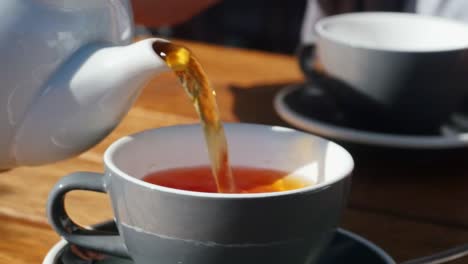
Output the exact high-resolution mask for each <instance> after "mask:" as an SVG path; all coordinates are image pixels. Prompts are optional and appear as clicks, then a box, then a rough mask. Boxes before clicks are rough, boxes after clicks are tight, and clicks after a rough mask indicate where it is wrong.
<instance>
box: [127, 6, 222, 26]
mask: <svg viewBox="0 0 468 264" xmlns="http://www.w3.org/2000/svg"><path fill="white" fill-rule="evenodd" d="M217 2H219V0H169V1H168V0H164V1H163V0H132V6H133V12H134V17H135V23H137V24H142V25H145V26H147V27H158V26H165V25H174V24H179V23H182V22H184V21H186V20H189V19H190V18H192V17H193V16H194V15H196V14H198V13H200V12H201V11H203V10H204V9H206V8H208V7H210V6H212V5H214V4H215V3H217Z"/></svg>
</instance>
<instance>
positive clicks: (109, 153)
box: [104, 122, 355, 199]
mask: <svg viewBox="0 0 468 264" xmlns="http://www.w3.org/2000/svg"><path fill="white" fill-rule="evenodd" d="M187 126H199V124H182V125H174V126H167V127H161V128H154V129H148V130H144V131H141V132H138V133H134V134H131V135H127V136H125V137H122V138H120V139H118V140H116V141H114V142H113V143H112V144H111V145H110V146H109V147H108V148H107V149H106V151H105V152H104V165H105V166H106V169H108V170H110V171H112V172H113V174H117V175H118V176H119V177H122V178H123V179H124V180H126V181H129V182H131V183H133V184H136V185H138V186H141V187H145V188H149V189H151V190H157V191H160V192H164V193H171V194H176V195H183V196H189V197H198V198H207V199H210V198H211V199H260V198H272V197H280V196H291V195H302V194H304V193H310V192H317V191H320V190H323V189H326V188H328V187H330V186H332V185H333V184H335V183H337V182H340V181H342V180H344V179H346V178H347V177H350V176H351V174H352V171H353V169H354V166H355V165H354V159H353V157H352V155H351V154H350V153H349V152H348V151H347V150H346V149H345V148H344V147H342V146H341V145H339V144H337V143H335V142H334V141H331V140H329V139H325V138H323V137H320V136H317V135H314V134H309V133H305V132H302V131H298V130H295V129H292V128H286V127H282V126H270V125H260V124H252V123H229V122H224V126H225V127H231V126H255V127H264V128H271V129H277V130H283V131H293V132H294V133H299V134H303V135H305V136H308V137H313V138H315V139H316V140H320V141H325V142H328V143H330V144H332V145H334V147H337V148H338V149H339V150H340V151H342V152H343V153H344V154H345V156H346V158H347V159H348V162H347V163H348V167H347V168H346V169H345V170H344V171H345V173H342V174H341V175H339V176H337V177H336V178H334V179H332V180H329V181H324V182H322V183H319V184H313V185H310V186H306V187H303V188H299V189H294V190H289V191H281V192H265V193H234V194H232V193H208V192H195V191H187V190H180V189H175V188H169V187H164V186H159V185H155V184H151V183H148V182H145V181H143V180H140V179H137V178H135V177H133V176H131V175H129V174H128V173H126V172H125V171H123V170H121V169H120V168H119V167H118V166H117V165H116V164H115V163H114V162H113V158H112V157H113V153H115V152H116V151H117V150H118V149H119V147H120V146H121V145H123V144H125V143H126V142H128V141H131V140H134V138H135V137H142V136H143V135H145V134H148V133H153V132H154V131H156V130H159V129H170V128H172V129H174V128H177V127H187Z"/></svg>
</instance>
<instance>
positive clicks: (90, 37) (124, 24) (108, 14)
mask: <svg viewBox="0 0 468 264" xmlns="http://www.w3.org/2000/svg"><path fill="white" fill-rule="evenodd" d="M132 38H133V18H132V12H131V9H130V3H129V1H128V0H1V1H0V58H1V59H2V60H1V61H2V65H1V66H0V81H1V87H0V169H7V168H12V167H15V166H19V165H40V164H45V163H49V162H53V161H57V160H61V159H65V158H68V157H71V156H73V155H76V154H79V153H80V152H82V151H84V150H87V149H88V148H90V147H92V146H93V145H94V144H96V143H97V142H98V141H99V140H100V139H102V138H103V137H105V136H106V135H107V134H108V133H109V132H110V131H111V130H112V129H113V128H114V127H115V126H116V125H117V124H118V123H119V121H120V120H121V119H122V118H123V116H124V115H125V114H126V112H127V111H128V110H129V108H130V107H131V105H132V103H133V102H134V101H135V99H136V98H137V96H138V94H139V92H140V90H141V88H142V87H143V86H144V84H145V83H146V82H147V81H148V80H149V79H150V78H151V77H153V76H154V75H155V74H156V73H158V72H161V71H164V70H167V69H168V68H167V67H166V66H165V64H164V62H163V61H162V60H161V59H160V58H159V57H158V56H157V55H156V53H154V51H153V49H152V44H153V43H154V42H155V41H159V40H157V39H147V40H143V41H140V42H137V43H134V44H131V42H132ZM126 45H127V46H126Z"/></svg>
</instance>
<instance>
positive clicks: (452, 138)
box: [274, 83, 468, 149]
mask: <svg viewBox="0 0 468 264" xmlns="http://www.w3.org/2000/svg"><path fill="white" fill-rule="evenodd" d="M274 107H275V110H276V112H277V113H278V114H279V116H280V117H281V118H282V119H284V120H285V121H286V122H288V123H289V124H291V125H293V126H294V127H298V128H300V129H303V130H305V131H307V132H311V133H313V134H318V135H320V136H323V137H326V138H329V139H332V140H337V141H340V142H343V143H351V144H357V145H367V146H378V147H385V148H388V147H390V148H399V149H456V148H463V147H467V146H468V112H462V109H464V108H460V111H458V112H456V113H453V114H452V115H451V116H450V118H449V119H448V120H447V121H446V122H444V123H443V124H441V125H440V126H439V127H438V128H437V129H435V130H432V131H430V132H428V131H427V132H426V133H419V134H418V133H412V134H411V133H402V132H401V131H400V130H398V129H396V130H392V129H391V127H384V128H382V126H380V125H378V124H376V122H382V120H375V119H374V118H373V117H370V118H369V116H366V115H363V116H362V117H361V118H359V116H356V115H355V113H351V112H349V111H347V110H344V109H343V108H342V106H341V105H340V103H338V102H337V100H336V98H335V97H334V96H333V95H332V94H330V93H329V92H327V91H325V90H324V89H321V87H320V86H317V85H312V84H309V83H300V84H295V85H290V86H287V87H285V88H284V89H282V90H281V91H280V92H279V93H278V94H277V95H276V97H275V100H274ZM466 108H468V107H466Z"/></svg>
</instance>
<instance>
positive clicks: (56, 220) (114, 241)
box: [47, 172, 129, 258]
mask: <svg viewBox="0 0 468 264" xmlns="http://www.w3.org/2000/svg"><path fill="white" fill-rule="evenodd" d="M74 190H86V191H94V192H100V193H105V192H106V188H105V184H104V176H103V175H102V174H99V173H94V172H75V173H72V174H69V175H67V176H65V177H63V178H62V179H60V180H59V182H58V183H57V184H56V185H55V186H54V188H53V189H52V191H51V192H50V195H49V199H48V204H47V214H48V217H49V222H50V224H51V225H52V227H53V228H54V229H55V231H56V232H57V233H58V234H59V235H61V236H62V237H63V238H64V239H65V240H67V241H68V242H70V243H72V244H75V245H78V246H81V247H83V248H87V249H91V250H96V251H99V252H103V253H106V254H110V255H114V256H119V257H125V258H129V254H128V250H127V247H126V246H125V244H124V242H123V239H122V237H120V236H119V234H116V233H109V232H103V231H97V230H89V229H85V228H84V227H82V226H80V225H78V224H76V223H75V222H73V220H72V219H71V218H70V216H68V214H67V212H66V210H65V195H66V194H67V193H68V192H70V191H74Z"/></svg>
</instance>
